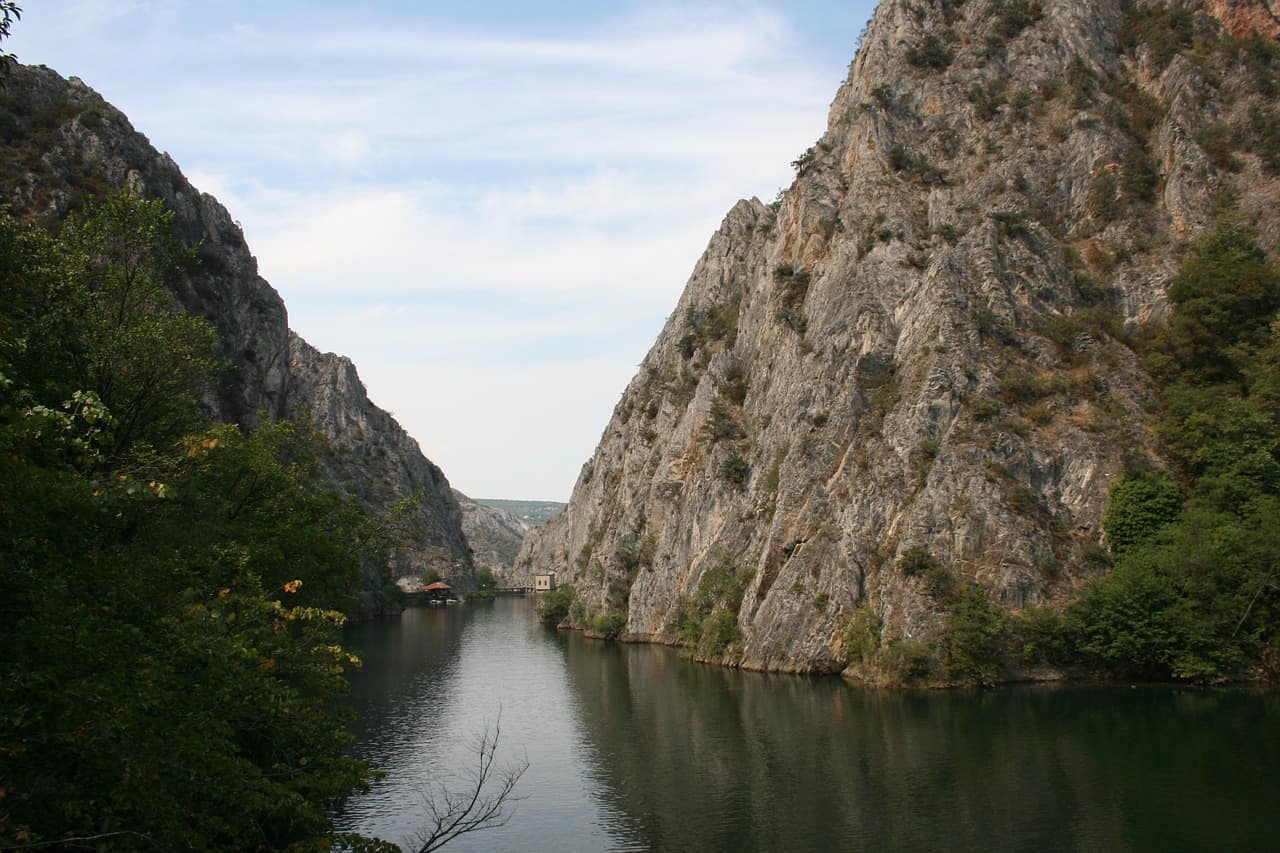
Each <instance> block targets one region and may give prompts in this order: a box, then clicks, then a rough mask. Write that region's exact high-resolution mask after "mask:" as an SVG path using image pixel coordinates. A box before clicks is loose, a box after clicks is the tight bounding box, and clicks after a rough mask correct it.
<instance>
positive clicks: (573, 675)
mask: <svg viewBox="0 0 1280 853" xmlns="http://www.w3.org/2000/svg"><path fill="white" fill-rule="evenodd" d="M349 641H350V642H351V643H352V644H353V645H354V646H356V647H357V649H358V650H359V652H360V653H361V655H362V656H363V657H364V659H365V668H364V670H363V671H361V672H360V673H358V674H357V676H356V677H355V678H354V679H353V704H355V706H356V707H357V710H358V711H359V712H360V714H361V715H362V718H363V720H362V724H361V726H360V728H359V730H358V732H357V737H358V742H357V747H356V748H357V751H358V753H359V754H360V755H361V756H362V757H365V758H368V759H369V760H370V761H372V762H373V763H374V764H375V765H376V766H378V767H379V768H381V769H383V770H385V771H387V774H388V775H387V777H386V778H385V779H384V780H382V781H381V782H380V783H378V784H377V785H376V786H375V788H374V790H373V791H372V792H370V793H369V794H368V795H366V796H363V797H360V798H357V799H356V800H354V801H353V802H352V804H351V805H350V806H349V807H348V809H347V811H346V813H345V814H344V815H343V817H342V824H343V826H344V827H345V828H351V829H357V830H360V831H363V832H369V833H374V834H379V835H382V836H383V837H386V838H389V839H391V840H395V841H403V840H405V839H406V838H407V837H408V835H409V834H410V833H411V831H412V829H413V827H414V825H415V823H414V822H415V818H416V816H417V815H419V814H420V813H421V808H420V805H419V803H418V795H417V792H418V787H419V786H420V785H421V784H423V781H424V780H429V779H437V778H440V777H441V775H442V774H446V773H448V772H451V771H456V770H458V769H459V768H462V767H464V766H465V765H466V762H467V760H468V758H469V756H470V755H471V753H469V751H468V746H469V744H470V741H471V739H472V738H473V736H474V734H475V733H476V732H478V731H479V729H480V728H481V727H482V726H483V723H484V721H485V719H486V718H488V719H492V718H494V717H495V715H496V713H497V710H498V708H499V706H501V709H502V724H503V742H504V744H505V745H506V747H507V748H508V752H509V754H511V755H513V756H515V757H517V758H519V757H523V756H524V755H525V754H527V756H528V760H529V764H530V768H529V771H528V773H527V774H526V775H525V778H524V780H523V781H522V782H521V786H520V791H521V793H522V794H524V795H525V799H524V800H522V801H521V802H520V803H519V806H518V810H517V812H516V815H515V817H514V819H513V820H512V822H511V823H510V824H509V825H508V826H506V827H504V828H502V829H500V830H495V831H493V832H489V833H484V834H477V835H474V836H471V837H469V838H464V839H460V840H459V841H458V842H457V843H456V845H454V846H451V847H450V849H456V850H604V849H636V850H881V849H903V850H933V849H972V850H1030V849H1033V850H1090V851H1093V850H1194V849H1205V850H1209V849H1218V850H1265V849H1271V848H1272V845H1273V844H1274V842H1275V838H1276V835H1275V834H1276V833H1277V832H1280V697H1276V696H1274V695H1272V696H1268V695H1265V694H1263V695H1260V694H1253V693H1246V692H1204V691H1193V690H1182V689H1171V688H1139V689H1133V688H1129V687H1112V686H1108V687H1066V688H1043V687H1039V688H1036V687H1022V688H1006V689H1002V690H997V691H987V692H972V693H969V692H963V693H956V692H938V693H894V692H879V691H866V690H862V689H860V688H857V687H853V686H851V685H847V684H845V683H843V682H842V681H840V680H839V679H805V678H798V677H793V676H768V675H762V674H758V673H744V672H737V671H733V670H725V669H720V668H716V667H708V666H702V665H698V664H693V663H690V662H688V661H686V660H683V659H681V658H680V657H679V656H678V655H677V654H676V653H675V652H673V651H671V650H669V649H662V648H654V647H650V646H619V645H616V644H609V643H603V642H599V641H594V640H588V639H585V638H583V637H581V636H580V635H578V634H559V633H557V632H555V631H554V630H552V629H547V628H544V627H543V626H541V625H539V624H538V623H537V622H536V620H535V619H534V617H533V613H532V608H531V603H530V602H527V601H524V600H521V599H502V600H499V601H497V602H495V603H494V604H493V605H491V606H482V607H468V608H451V609H448V610H443V609H438V610H413V611H409V612H407V613H406V614H405V615H404V617H402V618H401V619H400V620H399V621H398V622H396V621H393V622H383V623H377V624H373V625H365V626H359V627H358V628H355V629H353V630H352V634H351V636H350V637H349Z"/></svg>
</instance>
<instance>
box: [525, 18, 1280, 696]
mask: <svg viewBox="0 0 1280 853" xmlns="http://www.w3.org/2000/svg"><path fill="white" fill-rule="evenodd" d="M1040 5H1041V6H1042V7H1043V11H1044V15H1043V17H1042V18H1041V19H1040V20H1039V21H1037V22H1035V23H1033V24H1032V25H1031V26H1029V27H1027V28H1026V29H1025V30H1023V31H1022V32H1020V33H1018V34H1017V35H1016V36H1015V37H1013V38H1011V39H1008V40H1007V42H1006V41H1002V40H1001V38H1000V37H998V36H996V32H997V31H996V22H995V20H994V17H993V15H994V13H993V8H992V6H991V4H986V3H972V2H970V3H965V4H963V5H960V4H957V3H950V4H942V3H930V2H923V3H922V2H907V1H906V0H885V2H882V3H881V5H880V7H879V8H878V10H877V11H876V13H875V16H874V18H873V20H872V21H871V23H870V25H869V26H868V28H867V31H866V35H865V38H864V39H863V42H862V47H861V49H860V51H859V52H858V55H857V57H856V58H855V60H854V62H853V64H852V65H851V67H850V73H849V76H848V79H847V80H846V81H845V83H844V84H843V85H842V86H841V88H840V90H839V91H838V92H837V93H836V96H835V99H834V100H833V102H832V105H831V111H830V117H829V120H828V126H827V130H826V132H825V133H824V134H823V136H822V138H821V139H819V140H818V142H817V144H816V145H815V147H814V148H813V149H812V152H811V154H810V155H809V156H808V157H807V158H806V159H807V162H805V163H804V164H803V165H802V166H801V167H800V168H799V171H798V174H797V177H796V180H795V182H794V183H793V184H792V186H791V187H790V189H788V190H787V192H786V193H785V196H784V197H783V198H782V200H781V204H780V206H778V207H777V209H776V210H775V209H771V207H769V206H766V205H764V204H761V203H760V202H759V201H758V200H755V199H752V200H750V201H741V202H739V203H738V204H737V205H735V206H734V207H733V209H732V210H731V211H730V212H729V214H728V215H727V216H726V217H725V219H724V222H723V223H722V224H721V226H720V229H719V230H718V231H717V232H716V234H715V235H714V236H713V237H712V238H711V241H710V244H709V245H708V247H707V250H706V252H705V253H704V254H703V256H702V258H701V259H700V260H699V261H698V263H697V265H696V266H695V268H694V271H693V275H692V276H691V277H690V279H689V282H688V284H687V285H686V288H685V290H684V293H683V294H682V296H681V297H680V300H679V303H678V304H677V306H676V310H675V312H674V313H673V314H672V315H671V317H670V318H669V319H668V321H667V323H666V325H665V327H664V328H663V330H662V332H661V334H660V335H659V336H658V339H657V341H656V342H655V343H654V345H653V348H652V349H651V350H650V351H649V353H648V355H647V356H646V357H645V359H644V361H643V363H642V364H641V366H640V371H639V373H638V374H637V376H636V377H635V378H634V379H633V380H632V381H631V383H630V385H628V387H627V389H626V391H625V392H624V394H623V396H622V400H621V401H620V402H619V404H618V406H617V408H616V409H615V411H614V414H613V417H612V419H611V420H610V422H609V424H608V426H606V427H605V430H604V433H603V435H602V436H601V439H600V443H599V445H598V447H597V448H596V450H595V452H594V454H593V455H592V457H591V459H590V460H589V461H588V462H587V463H586V464H585V465H584V466H583V468H582V473H581V475H580V476H579V478H578V481H577V483H576V485H575V486H574V490H573V497H572V499H571V501H570V503H569V506H568V507H567V509H566V510H565V511H564V512H563V513H562V514H560V515H559V516H558V517H557V518H555V519H554V520H552V521H551V522H550V523H548V524H547V525H546V526H545V527H544V528H541V529H539V530H536V531H533V532H532V533H531V534H530V535H529V536H528V537H527V539H526V541H525V545H524V547H523V549H522V551H521V553H520V556H519V558H518V559H517V562H516V567H515V571H516V572H517V573H518V574H519V575H520V576H522V577H528V576H530V575H532V574H534V573H538V572H543V571H555V572H557V573H558V575H559V577H560V579H561V580H562V581H564V580H568V581H570V582H572V583H573V584H574V585H575V587H576V590H577V595H578V602H579V603H578V606H577V607H576V608H575V610H574V611H572V612H571V614H570V617H569V618H568V620H566V625H567V626H569V627H579V628H581V627H588V625H589V623H590V622H591V621H592V620H593V619H594V618H596V617H597V616H600V615H602V614H604V613H606V612H607V611H609V610H611V609H612V610H615V611H616V610H618V609H621V610H622V611H623V612H625V616H626V631H625V632H624V634H623V638H624V639H631V640H640V641H652V642H663V643H675V642H679V637H678V634H677V632H676V630H675V623H674V620H673V617H674V615H675V614H676V613H677V611H678V610H679V608H680V605H681V603H682V602H684V601H688V600H689V599H690V598H691V597H692V596H693V595H694V593H695V592H696V590H697V588H698V584H699V580H700V578H702V577H703V575H704V574H705V573H706V572H707V570H708V569H710V568H712V567H713V566H716V565H719V564H722V563H723V562H724V561H730V562H732V564H733V565H735V566H737V567H739V568H740V569H741V570H742V571H743V573H744V574H745V575H746V576H747V577H748V578H749V579H748V580H747V585H746V590H745V594H744V597H743V600H742V604H741V607H740V609H739V611H738V615H737V628H738V631H739V635H740V637H739V639H738V640H737V641H735V642H733V643H731V644H730V645H729V646H728V648H727V649H726V650H725V651H724V653H723V654H717V653H713V654H711V655H710V657H711V658H712V659H714V660H717V661H720V662H723V663H728V664H733V665H740V666H743V667H749V668H753V669H766V670H785V671H799V672H823V671H833V670H839V669H840V668H841V667H843V666H844V665H845V662H846V661H847V660H848V658H849V655H848V652H847V651H846V650H845V649H844V648H843V644H842V641H841V638H840V634H841V630H842V627H843V626H844V625H845V624H846V622H847V620H848V619H849V617H850V615H851V614H852V613H853V611H854V610H855V609H856V608H859V607H864V606H865V607H870V608H872V609H873V610H874V611H875V612H876V613H878V614H879V615H880V617H881V618H882V620H883V625H884V630H883V637H884V641H886V642H888V641H890V640H893V639H919V638H926V639H927V638H929V637H932V636H935V635H936V634H937V632H938V631H939V630H940V629H941V627H942V626H943V625H944V624H945V618H946V608H945V604H944V603H942V602H939V601H938V600H937V599H936V597H935V596H933V595H932V594H931V592H930V588H929V586H928V582H927V580H926V579H924V578H922V577H918V576H911V575H909V574H907V573H904V572H903V571H901V570H899V568H898V566H897V561H898V559H899V558H900V557H901V555H902V554H903V553H904V551H906V550H907V549H908V548H912V547H922V548H926V549H928V550H929V551H930V552H931V553H932V554H933V555H934V556H935V557H937V558H938V559H940V560H941V561H943V563H944V564H946V565H948V566H950V567H951V570H952V571H954V572H955V573H956V574H957V575H959V576H961V577H962V578H963V579H964V580H966V581H969V582H972V583H975V584H979V585H981V587H983V588H984V589H985V590H986V591H987V593H988V595H989V596H991V597H992V598H993V599H995V600H997V601H999V602H1000V603H1001V604H1003V605H1005V606H1007V607H1009V608H1011V609H1013V610H1015V611H1016V610H1019V609H1021V608H1024V607H1026V606H1028V605H1031V604H1035V603H1041V602H1050V603H1052V602H1061V601H1064V600H1066V599H1069V598H1070V597H1071V596H1072V595H1073V594H1074V593H1075V591H1076V590H1077V589H1078V588H1079V585H1080V584H1081V583H1082V582H1083V581H1085V580H1086V579H1087V578H1088V577H1089V576H1090V575H1091V574H1092V573H1095V572H1097V571H1100V570H1103V569H1105V560H1104V561H1101V568H1100V561H1099V558H1098V555H1099V553H1100V549H1101V548H1102V546H1104V544H1105V543H1104V537H1103V531H1102V528H1101V517H1102V513H1103V511H1104V509H1105V506H1106V501H1107V494H1108V489H1109V488H1110V486H1111V484H1112V483H1113V482H1114V480H1115V478H1116V477H1117V476H1118V474H1119V473H1120V472H1121V471H1122V470H1123V468H1124V465H1125V463H1126V460H1133V459H1137V458H1141V457H1149V458H1150V457H1153V454H1154V452H1155V447H1156V443H1155V441H1154V440H1153V438H1152V435H1151V433H1150V423H1151V420H1152V419H1151V412H1152V407H1153V401H1154V396H1153V386H1152V383H1151V380H1150V379H1149V377H1147V376H1146V375H1145V374H1144V372H1143V371H1142V369H1141V368H1140V366H1139V364H1138V362H1137V359H1136V357H1135V355H1134V353H1133V352H1132V351H1131V350H1130V349H1129V348H1128V347H1127V346H1126V345H1125V344H1124V342H1123V340H1121V339H1120V337H1119V336H1118V328H1117V326H1116V325H1108V324H1107V323H1105V322H1099V321H1098V320H1097V317H1098V315H1099V313H1100V309H1098V308H1097V307H1096V304H1095V305H1094V306H1093V307H1091V303H1096V302H1097V297H1096V296H1095V295H1093V293H1092V292H1087V291H1093V290H1096V289H1097V288H1096V286H1095V287H1090V286H1089V282H1090V281H1093V282H1096V283H1097V284H1098V285H1101V286H1102V287H1103V288H1104V291H1103V292H1104V293H1110V294H1111V295H1112V298H1114V300H1115V301H1116V303H1117V305H1118V314H1119V316H1118V317H1117V318H1116V320H1117V322H1123V323H1125V324H1127V325H1129V326H1133V325H1134V324H1137V323H1140V322H1146V321H1148V320H1152V319H1158V318H1160V317H1162V316H1164V315H1165V314H1166V313H1167V310H1168V308H1167V301H1166V297H1165V288H1166V286H1167V284H1168V282H1169V279H1170V276H1171V275H1172V273H1173V271H1174V270H1175V269H1176V267H1177V263H1178V258H1179V252H1180V246H1181V241H1184V240H1186V239H1189V238H1192V237H1194V236H1195V235H1197V234H1199V233H1201V232H1202V231H1203V230H1204V229H1205V228H1206V227H1207V226H1208V225H1209V223H1210V221H1211V219H1212V214H1213V206H1214V199H1215V196H1216V195H1217V194H1218V193H1217V191H1218V189H1219V188H1221V187H1231V188H1232V189H1233V190H1234V192H1235V193H1236V195H1237V197H1238V199H1239V207H1240V209H1241V210H1242V211H1244V212H1245V214H1246V215H1247V216H1249V217H1250V218H1251V221H1252V223H1253V224H1254V227H1255V230H1256V232H1257V233H1258V234H1259V236H1260V239H1261V240H1262V242H1263V243H1264V245H1265V246H1266V248H1267V249H1268V250H1270V251H1272V252H1275V251H1277V249H1280V245H1277V244H1278V243H1280V221H1278V220H1277V210H1278V209H1280V205H1278V204H1277V202H1278V201H1280V186H1278V182H1277V181H1276V180H1274V179H1273V178H1267V177H1266V176H1264V175H1262V174H1261V172H1260V171H1259V168H1258V166H1257V164H1256V162H1255V161H1253V160H1252V159H1250V158H1249V157H1246V158H1245V163H1244V167H1243V168H1242V169H1241V170H1240V171H1239V172H1238V173H1232V174H1224V173H1222V172H1220V171H1219V170H1218V169H1216V168H1215V167H1214V165H1213V163H1212V162H1211V161H1210V159H1209V158H1208V157H1207V156H1206V155H1205V152H1204V151H1202V150H1201V149H1200V147H1199V145H1198V144H1197V143H1196V141H1195V139H1196V130H1197V129H1198V128H1202V127H1204V126H1205V125H1206V123H1207V122H1210V121H1213V120H1214V119H1215V118H1216V116H1217V113H1218V110H1219V109H1220V107H1219V106H1218V105H1217V104H1216V103H1215V102H1214V101H1215V99H1214V98H1212V97H1209V96H1207V95H1206V94H1205V93H1206V91H1207V90H1206V86H1205V82H1204V80H1203V79H1202V77H1201V73H1202V72H1200V71H1199V70H1197V69H1196V68H1194V67H1192V66H1191V65H1190V64H1189V63H1187V62H1186V61H1185V60H1183V59H1181V58H1175V60H1174V61H1173V62H1172V63H1170V64H1169V65H1168V67H1167V68H1164V69H1160V70H1159V73H1156V72H1155V71H1153V70H1152V69H1151V67H1150V62H1149V57H1147V56H1146V54H1145V52H1143V51H1139V54H1138V56H1137V57H1136V58H1131V57H1127V56H1124V55H1121V53H1120V52H1119V50H1118V47H1117V45H1118V42H1119V34H1120V31H1121V27H1122V8H1121V4H1120V3H1119V2H1117V0H1073V2H1066V0H1058V2H1052V1H1050V2H1043V3H1041V4H1040ZM1219 5H1221V4H1219ZM1255 5H1256V4H1255ZM948 14H953V15H954V20H952V21H950V22H948V20H947V19H946V16H947V15H948ZM947 29H949V31H950V32H951V33H952V34H953V35H954V38H953V39H952V40H951V41H950V44H951V46H952V48H953V50H954V52H955V56H954V60H953V61H952V62H951V63H950V65H949V67H947V68H946V69H944V70H931V69H922V68H916V67H913V66H911V65H910V64H909V63H908V62H907V60H906V56H907V52H908V50H909V48H911V47H913V46H915V45H917V44H919V43H920V41H921V39H922V37H923V36H924V34H925V33H930V32H932V33H940V32H944V31H945V30H947ZM992 37H994V39H995V40H994V41H993V42H992V43H991V47H990V48H988V46H987V45H988V39H989V38H992ZM1109 79H1110V80H1112V81H1113V85H1107V80H1109ZM1224 85H1233V83H1232V82H1231V81H1228V82H1227V83H1226V84H1224ZM1127 86H1132V87H1133V88H1131V89H1130V88H1124V87H1127ZM1077 88H1078V89H1079V90H1080V93H1081V94H1080V95H1079V97H1081V98H1083V99H1084V100H1086V101H1087V102H1088V103H1087V104H1080V105H1073V103H1072V102H1073V100H1074V99H1076V97H1077V94H1076V92H1075V91H1074V90H1075V89H1077ZM1135 90H1136V91H1137V92H1141V93H1143V94H1144V95H1145V96H1147V97H1150V98H1152V99H1154V103H1155V105H1156V108H1155V111H1156V115H1155V117H1154V125H1153V127H1152V130H1151V133H1150V135H1149V137H1148V138H1147V139H1144V140H1141V141H1142V142H1145V143H1146V146H1147V149H1148V151H1149V155H1150V159H1151V162H1152V163H1153V164H1154V168H1155V169H1156V171H1157V172H1158V174H1159V183H1160V186H1161V188H1162V189H1161V191H1160V192H1157V193H1156V194H1155V197H1154V199H1153V200H1152V201H1150V202H1149V203H1142V204H1137V205H1132V206H1131V207H1128V208H1126V210H1125V211H1124V214H1123V215H1121V216H1117V217H1114V218H1109V217H1107V216H1105V215H1104V213H1103V212H1102V211H1101V210H1100V206H1099V205H1100V200H1102V201H1105V200H1106V198H1107V197H1106V196H1105V195H1104V194H1103V193H1101V192H1100V190H1099V187H1105V185H1106V183H1107V181H1108V175H1110V174H1113V173H1116V171H1117V169H1119V168H1120V163H1121V161H1122V160H1123V158H1124V157H1125V154H1126V152H1128V151H1129V149H1130V146H1131V145H1132V144H1134V141H1133V140H1132V139H1131V138H1130V136H1129V135H1128V132H1127V131H1126V130H1125V129H1124V127H1123V126H1121V123H1120V122H1118V120H1117V119H1116V116H1117V114H1119V111H1121V110H1123V111H1124V112H1125V114H1127V112H1128V107H1127V106H1126V104H1125V103H1124V102H1123V101H1122V100H1120V98H1119V95H1120V94H1123V93H1125V92H1130V93H1132V92H1134V91H1135ZM1108 92H1113V93H1116V94H1109V93H1108ZM1133 97H1135V98H1136V97H1137V96H1136V95H1134V96H1133ZM1231 103H1232V107H1231V109H1232V110H1234V111H1235V114H1243V113H1244V111H1246V110H1247V109H1248V108H1249V106H1250V105H1251V104H1252V105H1256V103H1257V101H1256V99H1251V98H1249V97H1246V96H1244V95H1243V94H1242V95H1241V96H1240V97H1238V98H1236V99H1235V100H1233V101H1231ZM1113 199H1114V196H1113ZM1125 204H1128V202H1125ZM734 327H736V330H735V329H734ZM637 554H640V555H641V559H640V562H641V565H639V567H638V568H637V567H636V555H637Z"/></svg>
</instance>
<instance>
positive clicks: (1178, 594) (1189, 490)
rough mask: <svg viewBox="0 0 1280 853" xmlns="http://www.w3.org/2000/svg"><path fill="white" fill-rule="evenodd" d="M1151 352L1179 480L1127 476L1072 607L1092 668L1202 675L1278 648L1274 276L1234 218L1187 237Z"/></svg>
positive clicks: (1233, 670) (1262, 662) (1071, 618)
mask: <svg viewBox="0 0 1280 853" xmlns="http://www.w3.org/2000/svg"><path fill="white" fill-rule="evenodd" d="M1169 295H1170V299H1171V301H1172V302H1173V304H1174V314H1173V317H1172V318H1171V320H1170V321H1169V323H1168V325H1167V326H1166V327H1165V328H1164V329H1163V330H1162V331H1161V332H1160V333H1159V334H1158V335H1157V336H1156V337H1155V339H1154V340H1153V341H1152V342H1151V344H1150V345H1149V346H1148V348H1147V353H1146V355H1147V360H1148V363H1149V364H1150V365H1151V366H1152V367H1153V372H1155V373H1156V375H1157V376H1158V377H1159V378H1160V379H1161V380H1162V387H1161V398H1162V402H1163V409H1164V411H1163V416H1162V420H1161V423H1160V426H1159V432H1160V437H1161V438H1162V440H1163V444H1164V450H1165V455H1166V457H1167V458H1168V459H1169V461H1170V462H1171V463H1172V466H1173V474H1174V476H1176V477H1177V479H1178V481H1179V482H1178V483H1175V482H1174V480H1173V479H1172V478H1171V477H1169V476H1167V475H1164V474H1150V473H1141V474H1139V473H1131V474H1128V475H1126V476H1125V477H1123V478H1122V479H1121V480H1120V481H1119V482H1118V483H1117V485H1116V486H1115V487H1114V488H1113V490H1112V494H1111V504H1110V507H1109V508H1108V511H1107V514H1106V518H1105V520H1104V524H1105V526H1106V529H1107V533H1108V536H1109V538H1110V540H1111V547H1112V551H1113V554H1114V555H1115V557H1116V565H1115V570H1114V571H1113V572H1112V574H1111V575H1110V576H1108V577H1106V578H1103V579H1099V580H1098V581H1095V582H1094V583H1093V584H1091V585H1090V586H1089V587H1088V588H1087V589H1086V590H1085V591H1084V593H1083V594H1082V596H1081V597H1080V599H1079V601H1077V602H1076V603H1075V604H1074V605H1073V606H1072V607H1071V608H1070V611H1069V612H1068V614H1067V615H1068V619H1067V622H1068V627H1069V628H1070V631H1071V634H1072V635H1073V637H1074V638H1075V640H1076V642H1077V644H1078V647H1079V650H1080V652H1082V653H1083V654H1084V655H1085V657H1086V658H1087V659H1091V660H1093V661H1096V662H1098V663H1100V664H1102V665H1104V666H1106V667H1108V668H1111V669H1115V670H1118V671H1121V672H1126V673H1134V674H1138V675H1143V676H1151V677H1161V678H1165V677H1175V678H1187V679H1196V680H1216V679H1222V678H1228V677H1231V676H1233V675H1236V674H1238V673H1241V672H1242V671H1244V670H1246V669H1248V668H1251V667H1258V666H1263V667H1269V668H1270V669H1271V670H1272V673H1273V674H1274V672H1275V668H1276V663H1277V653H1278V652H1280V645H1278V643H1280V639H1278V638H1280V529H1278V528H1277V526H1276V524H1275V520H1276V519H1277V518H1280V406H1277V402H1278V401H1280V395H1277V389H1278V388H1280V378H1278V376H1280V373H1278V372H1277V367H1278V366H1280V331H1278V329H1280V327H1278V326H1277V322H1278V319H1280V318H1278V317H1277V309H1280V274H1278V273H1277V272H1276V271H1275V270H1274V269H1273V268H1272V267H1271V266H1270V265H1268V263H1267V262H1266V259H1265V256H1264V255H1263V253H1262V251H1261V249H1259V248H1258V246H1257V245H1256V243H1254V241H1253V240H1252V238H1251V237H1250V236H1249V235H1248V233H1247V232H1246V231H1244V229H1243V228H1242V227H1241V226H1240V225H1239V224H1238V223H1235V222H1231V221H1227V222H1223V223H1221V224H1219V225H1218V226H1217V227H1216V228H1215V229H1214V230H1213V231H1212V232H1211V233H1209V234H1208V235H1206V236H1205V237H1204V238H1202V239H1200V240H1199V241H1197V242H1196V243H1194V244H1193V245H1192V246H1191V247H1190V250H1189V251H1188V253H1187V256H1186V258H1185V260H1184V262H1183V264H1182V266H1181V268H1180V270H1179V272H1178V274H1177V276H1176V277H1175V278H1174V280H1173V282H1172V284H1171V287H1170V291H1169Z"/></svg>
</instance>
